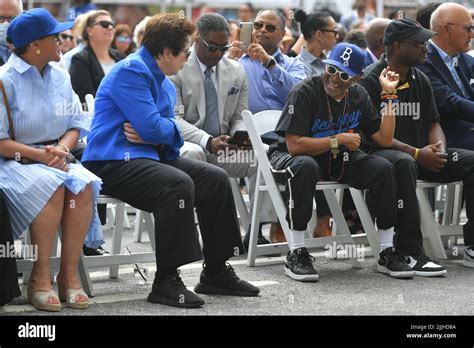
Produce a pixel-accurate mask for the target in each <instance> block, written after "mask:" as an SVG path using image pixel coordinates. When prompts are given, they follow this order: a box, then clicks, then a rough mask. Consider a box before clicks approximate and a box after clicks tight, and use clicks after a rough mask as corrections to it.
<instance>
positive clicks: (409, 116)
mask: <svg viewBox="0 0 474 348" xmlns="http://www.w3.org/2000/svg"><path fill="white" fill-rule="evenodd" d="M386 66H387V62H386V60H385V55H382V57H381V58H380V60H379V61H378V62H376V63H374V64H372V65H370V66H369V67H368V68H367V69H366V71H365V74H364V77H363V79H362V80H360V81H359V84H360V85H362V86H364V87H365V89H366V90H367V92H368V93H369V95H370V99H371V100H372V103H373V104H374V107H375V108H376V109H377V111H381V109H382V108H383V107H382V105H381V104H382V100H381V99H380V92H382V87H381V85H380V82H379V76H380V73H381V72H382V70H383V69H384V68H385V67H386ZM397 94H398V100H399V104H398V106H397V105H396V104H394V107H397V108H398V111H396V115H397V120H396V126H395V136H394V137H395V139H397V140H399V141H401V142H403V143H405V144H408V145H411V146H414V147H417V148H422V147H424V146H426V145H428V136H429V132H430V128H431V125H432V124H433V123H436V122H439V113H438V109H437V108H436V104H435V100H434V95H433V90H432V88H431V83H430V81H429V79H428V77H427V76H426V75H425V74H424V73H423V72H422V71H421V70H419V69H418V68H415V67H413V68H410V69H409V71H408V74H407V79H406V81H400V83H399V84H398V93H397ZM378 148H380V146H378V145H377V144H376V143H375V142H374V141H373V140H371V139H363V144H362V149H364V150H367V151H371V150H375V149H378Z"/></svg>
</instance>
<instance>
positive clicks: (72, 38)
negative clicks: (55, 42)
mask: <svg viewBox="0 0 474 348" xmlns="http://www.w3.org/2000/svg"><path fill="white" fill-rule="evenodd" d="M59 36H60V37H61V40H64V41H66V40H70V41H72V40H74V36H72V35H68V34H61V35H59Z"/></svg>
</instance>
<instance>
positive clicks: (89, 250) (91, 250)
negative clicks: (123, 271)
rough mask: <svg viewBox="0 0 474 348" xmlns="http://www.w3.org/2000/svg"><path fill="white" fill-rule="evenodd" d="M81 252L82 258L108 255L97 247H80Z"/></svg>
mask: <svg viewBox="0 0 474 348" xmlns="http://www.w3.org/2000/svg"><path fill="white" fill-rule="evenodd" d="M82 252H83V253H84V256H100V255H106V254H110V253H109V252H108V251H107V250H105V249H104V248H102V247H101V246H99V247H98V248H95V249H94V248H88V247H86V246H85V245H83V246H82Z"/></svg>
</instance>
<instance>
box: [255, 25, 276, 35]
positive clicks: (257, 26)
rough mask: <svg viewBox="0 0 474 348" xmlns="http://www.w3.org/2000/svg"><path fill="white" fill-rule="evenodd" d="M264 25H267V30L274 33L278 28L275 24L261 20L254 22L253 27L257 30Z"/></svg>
mask: <svg viewBox="0 0 474 348" xmlns="http://www.w3.org/2000/svg"><path fill="white" fill-rule="evenodd" d="M263 27H265V30H266V31H268V32H269V33H273V32H274V31H275V30H277V27H276V25H274V24H264V23H260V22H254V23H253V28H254V29H255V30H261V29H262V28H263Z"/></svg>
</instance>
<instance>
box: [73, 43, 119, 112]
mask: <svg viewBox="0 0 474 348" xmlns="http://www.w3.org/2000/svg"><path fill="white" fill-rule="evenodd" d="M109 54H110V56H111V57H112V58H113V60H115V61H116V62H118V61H120V60H122V59H124V58H125V55H124V54H123V53H121V52H119V51H117V50H114V49H113V48H110V49H109ZM69 74H70V75H71V83H72V88H73V89H74V92H76V93H77V95H78V96H79V98H80V99H81V102H82V103H85V97H86V94H92V95H93V96H94V97H95V94H96V92H97V90H98V89H99V85H100V82H101V81H102V79H103V78H104V70H103V69H102V66H101V65H100V62H99V60H98V59H97V57H96V55H95V53H94V51H93V50H92V48H91V47H90V46H86V48H84V49H83V50H82V51H81V52H79V53H76V54H75V55H74V56H73V57H72V60H71V67H70V68H69Z"/></svg>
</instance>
